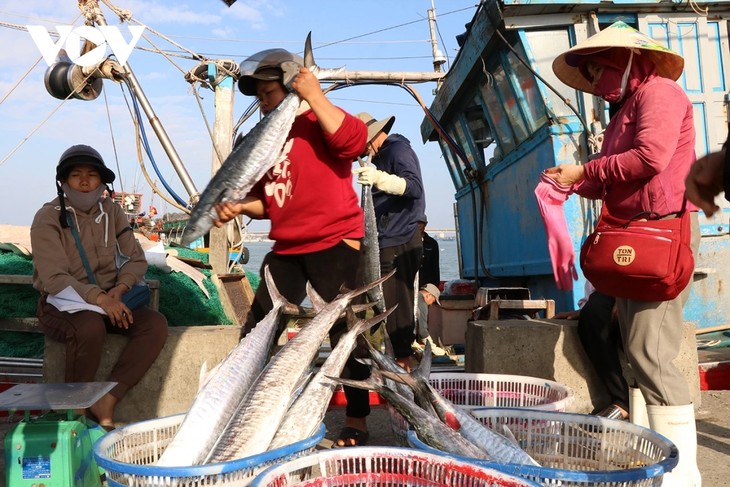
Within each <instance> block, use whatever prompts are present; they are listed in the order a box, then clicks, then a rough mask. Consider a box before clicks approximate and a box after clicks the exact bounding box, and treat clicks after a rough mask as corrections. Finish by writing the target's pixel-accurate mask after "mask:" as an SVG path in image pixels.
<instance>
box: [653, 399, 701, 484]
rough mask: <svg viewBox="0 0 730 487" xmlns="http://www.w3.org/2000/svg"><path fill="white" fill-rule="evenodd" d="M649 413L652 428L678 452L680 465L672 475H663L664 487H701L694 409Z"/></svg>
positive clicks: (660, 409) (660, 408) (658, 409)
mask: <svg viewBox="0 0 730 487" xmlns="http://www.w3.org/2000/svg"><path fill="white" fill-rule="evenodd" d="M646 409H647V412H648V413H649V423H650V424H651V428H652V429H653V430H654V431H656V432H657V433H659V434H661V435H664V436H666V437H667V438H668V439H669V440H670V441H671V442H672V443H674V444H675V445H676V446H677V448H678V449H679V463H677V466H676V467H674V470H672V471H671V472H670V473H665V474H664V480H663V482H662V486H665V487H701V486H702V477H701V476H700V471H699V469H698V468H697V430H696V429H695V409H694V406H693V405H692V404H687V405H686V406H647V408H646Z"/></svg>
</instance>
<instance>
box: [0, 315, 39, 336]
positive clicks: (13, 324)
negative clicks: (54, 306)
mask: <svg viewBox="0 0 730 487" xmlns="http://www.w3.org/2000/svg"><path fill="white" fill-rule="evenodd" d="M0 331H22V332H26V333H43V332H42V331H41V329H40V327H39V326H38V318H31V317H28V318H0Z"/></svg>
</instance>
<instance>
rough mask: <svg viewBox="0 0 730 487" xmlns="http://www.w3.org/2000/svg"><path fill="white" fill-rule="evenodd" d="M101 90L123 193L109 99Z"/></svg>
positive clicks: (122, 188)
mask: <svg viewBox="0 0 730 487" xmlns="http://www.w3.org/2000/svg"><path fill="white" fill-rule="evenodd" d="M101 91H102V93H103V94H104V106H105V107H106V119H107V122H108V123H109V134H110V136H111V140H112V150H113V151H114V161H115V163H116V166H117V174H119V176H120V178H119V189H121V191H122V193H123V192H124V181H123V179H122V178H121V175H122V168H121V167H119V154H118V153H117V141H116V139H115V137H114V129H113V128H112V117H111V113H110V111H109V99H108V98H107V96H106V90H101Z"/></svg>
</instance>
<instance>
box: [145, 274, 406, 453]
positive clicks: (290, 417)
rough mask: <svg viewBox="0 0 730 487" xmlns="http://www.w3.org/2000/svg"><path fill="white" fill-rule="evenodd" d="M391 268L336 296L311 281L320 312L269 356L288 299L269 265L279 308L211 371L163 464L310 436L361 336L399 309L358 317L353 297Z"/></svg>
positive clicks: (257, 448) (269, 283) (259, 448)
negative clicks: (335, 333) (343, 324)
mask: <svg viewBox="0 0 730 487" xmlns="http://www.w3.org/2000/svg"><path fill="white" fill-rule="evenodd" d="M391 275H392V272H391V274H388V275H387V276H385V277H383V278H382V279H379V280H376V281H374V282H372V283H370V284H368V285H366V286H364V287H362V288H359V289H356V290H354V291H350V292H346V293H343V294H340V295H339V296H337V297H336V298H335V299H334V300H332V301H331V302H329V303H326V302H324V301H323V300H322V298H321V297H320V296H318V295H317V293H316V292H315V291H314V289H312V288H311V287H310V286H309V285H308V286H307V295H308V296H309V299H310V300H311V302H312V303H313V305H314V308H315V310H316V311H317V313H316V315H314V317H313V318H312V319H311V320H310V321H309V323H307V324H306V325H305V326H304V327H303V328H302V329H301V331H300V332H299V333H298V334H297V335H296V336H294V337H293V338H292V339H291V340H290V341H288V342H287V344H286V345H284V347H283V348H282V349H281V350H279V351H278V352H277V353H276V354H275V355H274V356H273V357H271V358H270V359H269V361H268V362H267V358H268V355H269V350H270V348H271V345H272V342H273V339H274V334H275V331H276V329H277V323H278V321H279V319H280V318H281V315H282V311H283V310H284V309H285V307H286V305H287V304H288V303H287V302H286V300H285V299H284V298H283V297H282V296H281V295H280V293H279V291H278V290H277V288H276V285H275V283H274V280H273V279H272V278H271V274H270V273H269V270H268V267H266V268H264V278H265V279H266V285H267V286H268V289H269V292H270V294H271V300H272V302H273V303H274V307H273V308H272V310H271V311H270V312H269V313H268V314H267V315H266V317H265V318H264V319H263V320H261V321H260V322H259V323H258V324H257V325H256V327H254V329H253V330H252V331H251V332H250V333H249V334H248V335H246V336H245V337H244V338H243V339H242V340H241V341H240V342H239V343H238V345H236V347H235V348H234V349H233V350H231V352H230V353H229V354H228V356H227V357H226V358H225V359H223V361H222V362H221V363H220V364H219V365H218V366H217V367H216V368H215V369H214V370H212V371H211V372H210V373H209V374H208V378H207V380H206V381H205V382H204V383H203V384H202V386H201V389H200V390H199V391H198V394H197V395H196V397H195V400H194V401H193V404H192V406H191V407H190V410H189V411H188V412H187V414H186V415H185V419H184V420H183V422H182V424H181V425H180V427H179V428H178V431H177V432H176V434H175V436H174V438H173V439H172V440H171V442H170V444H169V445H168V446H167V448H166V449H165V451H164V452H163V453H162V455H161V456H160V458H159V459H158V461H157V465H158V466H168V467H169V466H192V465H203V464H207V463H219V462H224V461H229V460H233V459H238V458H245V457H249V456H252V455H257V454H259V453H263V452H265V451H268V450H270V449H273V448H276V447H279V446H284V445H290V444H292V443H295V442H297V441H300V440H304V439H306V438H309V437H311V436H312V435H313V434H314V432H315V431H316V430H317V428H318V427H319V425H320V424H321V422H322V419H323V418H324V415H325V413H326V411H327V407H328V405H329V402H330V399H331V397H332V394H333V392H334V390H335V388H336V387H337V383H336V382H335V380H334V379H332V378H331V377H335V376H337V375H339V374H340V373H341V372H342V369H343V367H344V365H345V362H346V361H347V358H348V357H349V355H350V353H351V352H352V350H353V349H354V348H355V345H356V338H357V337H358V335H360V334H361V333H362V332H363V331H366V330H368V329H369V328H370V327H371V326H373V325H375V324H376V323H380V322H381V321H383V320H384V319H385V317H386V316H387V315H388V314H389V313H390V311H392V309H391V310H389V311H386V312H385V313H381V314H380V315H377V316H375V317H373V318H372V319H370V320H356V319H355V318H354V312H353V311H352V309H351V308H350V302H351V301H352V300H353V298H355V297H356V296H359V295H360V294H363V293H365V292H367V291H368V290H369V289H370V288H371V287H373V286H377V285H379V284H380V283H381V282H382V281H383V280H385V279H387V278H388V277H390V276H391ZM348 308H350V311H349V317H350V320H349V321H350V326H349V327H348V328H349V329H348V331H347V333H346V334H344V335H343V336H342V338H341V339H340V341H339V342H338V343H337V346H335V348H334V349H333V350H332V352H331V353H330V355H329V357H328V358H327V360H326V361H325V362H324V364H323V365H322V367H321V368H320V371H319V373H318V374H316V375H315V376H314V377H313V378H311V379H310V375H311V374H310V370H311V368H312V364H313V363H314V361H315V359H316V358H317V356H318V352H319V348H320V345H321V344H322V342H323V340H324V339H325V337H326V336H327V333H328V332H329V330H330V328H331V327H332V326H333V325H334V323H335V321H336V320H337V319H339V318H340V316H342V315H343V313H345V312H346V310H348ZM305 412H306V413H305Z"/></svg>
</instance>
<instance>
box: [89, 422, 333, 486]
mask: <svg viewBox="0 0 730 487" xmlns="http://www.w3.org/2000/svg"><path fill="white" fill-rule="evenodd" d="M183 419H185V415H184V414H178V415H175V416H167V417H164V418H159V419H153V420H150V421H142V422H140V423H134V424H130V425H128V426H124V427H123V428H118V429H116V430H114V431H111V432H109V433H107V434H106V435H104V436H103V437H101V439H99V441H97V442H96V443H95V444H94V457H95V458H96V463H97V464H98V465H99V467H101V468H103V469H104V470H105V471H106V477H107V483H108V485H109V486H120V487H121V486H127V487H158V486H165V487H173V486H174V487H193V486H196V487H198V486H212V485H215V486H236V487H241V486H246V485H248V484H249V483H250V482H251V480H253V478H254V477H255V476H256V475H257V474H258V473H260V472H261V471H262V470H264V469H266V468H268V467H269V466H271V465H274V464H278V463H281V462H282V461H286V460H289V459H292V458H296V457H298V456H301V455H305V454H308V453H310V452H312V451H313V450H314V448H315V447H316V446H317V444H318V443H319V442H321V441H322V440H323V439H324V436H325V431H326V429H325V425H324V424H322V425H320V427H319V430H317V433H315V434H314V435H313V436H312V437H310V438H308V439H306V440H303V441H299V442H297V443H294V444H292V445H288V446H285V447H281V448H277V449H275V450H271V451H268V452H265V453H260V454H258V455H253V456H250V457H247V458H241V459H237V460H231V461H228V462H221V463H211V464H206V465H196V466H191V467H158V466H155V465H154V463H155V462H156V461H157V459H158V458H160V455H162V452H163V451H164V450H165V447H166V446H167V445H168V444H169V443H170V441H172V438H173V437H174V436H175V432H177V429H178V428H179V427H180V424H181V423H182V421H183Z"/></svg>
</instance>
